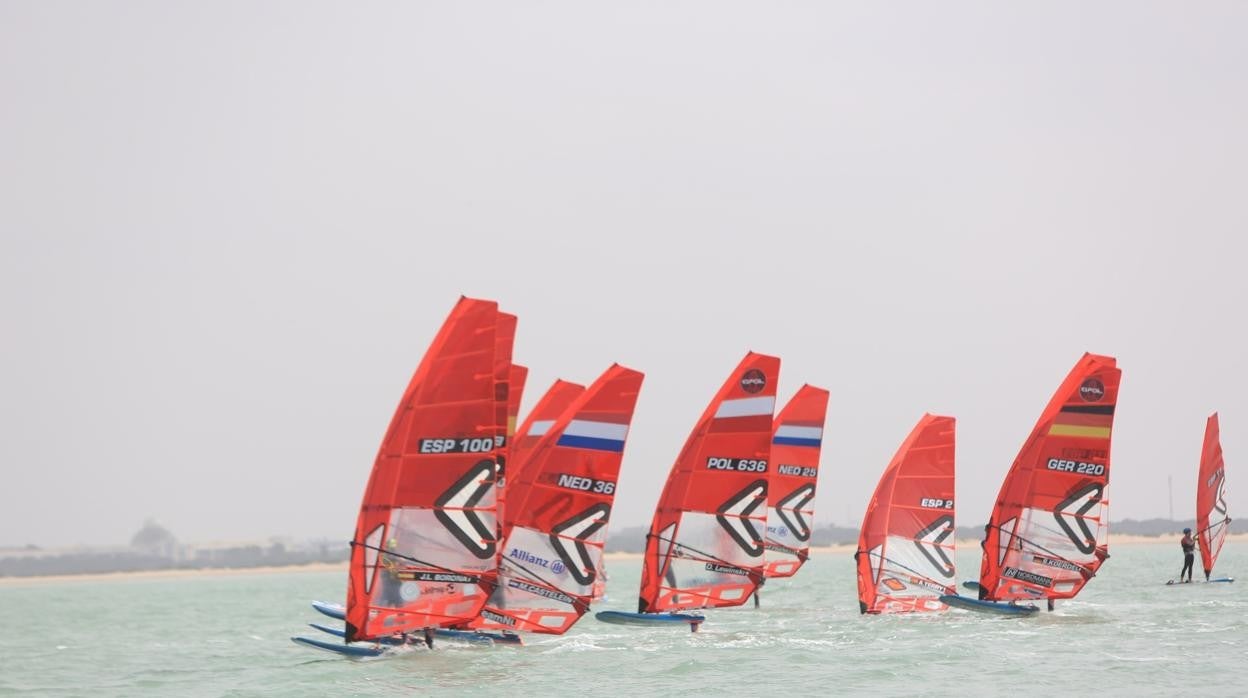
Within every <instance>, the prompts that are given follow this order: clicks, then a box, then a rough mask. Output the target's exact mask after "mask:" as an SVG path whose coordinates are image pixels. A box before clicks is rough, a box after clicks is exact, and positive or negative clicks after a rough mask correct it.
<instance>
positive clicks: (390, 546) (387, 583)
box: [380, 538, 403, 608]
mask: <svg viewBox="0 0 1248 698" xmlns="http://www.w3.org/2000/svg"><path fill="white" fill-rule="evenodd" d="M398 549H399V541H398V540H396V539H394V538H391V539H390V540H388V541H387V542H386V550H385V552H383V553H382V554H381V566H382V568H383V569H384V570H385V571H384V572H383V573H382V575H381V599H380V601H381V603H382V604H384V605H386V606H389V607H391V608H398V607H400V606H402V605H403V596H402V593H401V587H402V586H403V580H401V579H399V566H400V565H401V564H402V559H401V557H400V556H399V550H398Z"/></svg>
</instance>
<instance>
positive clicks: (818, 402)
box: [764, 385, 828, 577]
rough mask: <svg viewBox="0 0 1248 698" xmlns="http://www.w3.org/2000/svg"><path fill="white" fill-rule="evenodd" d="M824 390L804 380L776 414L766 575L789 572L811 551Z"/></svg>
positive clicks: (788, 574) (825, 407) (825, 403)
mask: <svg viewBox="0 0 1248 698" xmlns="http://www.w3.org/2000/svg"><path fill="white" fill-rule="evenodd" d="M827 412H828V391H826V390H824V389H823V388H816V387H814V386H810V385H803V386H802V387H801V388H800V389H799V390H798V391H797V394H795V395H794V396H793V397H792V399H790V400H789V404H787V405H785V406H784V409H783V410H780V413H779V414H778V415H776V420H775V430H774V431H773V432H772V435H771V459H770V460H771V463H770V465H769V468H768V479H769V483H768V486H767V507H768V511H767V536H766V538H767V545H766V548H767V567H766V569H765V570H764V572H765V574H766V576H768V577H791V576H793V575H794V574H796V573H797V570H798V569H800V568H801V566H802V563H804V562H806V559H807V558H809V557H810V534H811V531H812V530H814V515H815V486H816V484H817V482H818V479H819V450H820V447H821V446H822V444H823V422H824V419H825V417H826V416H827Z"/></svg>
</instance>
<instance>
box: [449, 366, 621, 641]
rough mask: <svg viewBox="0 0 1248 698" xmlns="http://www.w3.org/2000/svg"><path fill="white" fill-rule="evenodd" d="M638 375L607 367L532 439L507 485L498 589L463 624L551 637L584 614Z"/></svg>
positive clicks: (604, 534) (596, 573)
mask: <svg viewBox="0 0 1248 698" xmlns="http://www.w3.org/2000/svg"><path fill="white" fill-rule="evenodd" d="M642 378H643V376H642V374H641V373H639V372H637V371H634V370H631V369H628V368H624V367H623V366H619V365H615V366H612V367H611V368H609V369H607V371H606V372H604V373H603V374H602V376H600V377H599V378H598V380H596V381H595V382H594V383H593V385H591V386H590V387H589V389H588V390H585V391H584V393H583V394H582V395H581V397H579V398H578V399H577V400H576V402H575V403H573V404H572V405H571V406H570V407H568V408H567V409H565V410H564V411H563V413H562V414H561V415H560V416H559V417H558V419H556V420H555V423H554V424H553V425H551V428H550V429H549V430H547V431H546V433H545V434H544V435H543V436H542V437H541V440H540V442H539V443H538V444H537V446H536V448H535V449H534V450H533V452H532V454H531V455H530V456H529V460H528V463H527V464H526V465H525V467H524V469H523V471H522V474H521V476H520V477H519V479H516V480H513V481H512V483H511V484H510V485H509V486H508V487H509V490H510V491H509V493H508V497H509V502H510V503H511V505H512V506H511V511H512V512H513V516H512V521H511V527H510V528H509V529H508V532H507V537H506V539H505V541H504V543H503V545H502V551H503V552H502V562H501V564H500V567H499V572H500V579H499V585H498V588H497V589H496V590H495V591H494V594H493V596H491V597H490V601H489V603H488V604H487V605H486V607H485V608H484V609H482V611H481V617H480V619H479V620H477V621H475V622H474V623H473V624H472V627H476V628H503V629H506V630H521V631H528V632H535V633H548V634H556V635H558V634H562V633H564V632H566V631H567V630H568V628H570V627H572V624H573V623H575V622H576V621H577V620H578V619H579V618H580V617H581V615H583V614H584V613H585V611H587V610H589V604H590V602H591V601H592V599H593V595H594V586H595V582H596V581H597V579H598V577H599V576H600V575H601V574H602V546H603V543H604V542H605V541H606V538H607V521H608V519H609V518H610V515H611V505H612V503H613V502H614V501H615V488H616V482H617V480H618V477H619V471H620V462H621V460H622V459H623V457H624V443H625V441H626V440H627V437H628V428H629V423H630V422H631V421H632V417H633V408H634V407H635V406H636V403H637V394H638V392H639V391H640V390H641V382H642Z"/></svg>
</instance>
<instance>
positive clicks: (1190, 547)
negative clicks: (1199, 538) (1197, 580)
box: [1179, 528, 1196, 584]
mask: <svg viewBox="0 0 1248 698" xmlns="http://www.w3.org/2000/svg"><path fill="white" fill-rule="evenodd" d="M1179 545H1181V546H1183V570H1182V571H1181V572H1179V582H1180V583H1184V584H1189V583H1191V581H1192V563H1194V562H1195V561H1196V556H1195V553H1196V539H1195V538H1192V529H1190V528H1185V529H1183V539H1182V540H1180V541H1179ZM1184 574H1186V575H1187V580H1186V581H1184V579H1183V575H1184Z"/></svg>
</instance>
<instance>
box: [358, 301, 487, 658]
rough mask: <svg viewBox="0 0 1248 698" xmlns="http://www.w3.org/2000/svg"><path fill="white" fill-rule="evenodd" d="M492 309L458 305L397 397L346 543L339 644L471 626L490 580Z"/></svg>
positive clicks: (470, 303)
mask: <svg viewBox="0 0 1248 698" xmlns="http://www.w3.org/2000/svg"><path fill="white" fill-rule="evenodd" d="M499 319H500V313H499V312H498V304H497V303H494V302H493V301H483V300H474V299H471V298H461V299H460V301H459V303H458V304H456V306H455V308H454V309H453V310H452V311H451V314H450V315H449V316H448V317H447V319H446V321H445V323H443V325H442V329H441V330H439V332H438V334H437V336H436V337H435V338H434V340H433V343H432V344H431V345H430V346H429V350H428V351H427V352H426V353H425V356H424V358H423V359H422V360H421V362H420V367H419V368H417V369H416V373H415V374H414V375H413V376H412V380H411V382H410V383H409V384H408V386H407V390H406V391H405V392H404V394H403V399H402V400H401V401H400V403H399V406H398V409H397V410H396V411H395V414H394V418H393V419H392V420H391V422H390V427H389V429H388V430H387V432H386V436H385V438H384V439H383V440H382V443H381V449H380V451H379V452H378V454H377V460H376V461H375V462H374V464H373V471H372V474H371V475H370V476H369V480H368V486H367V488H366V489H365V491H364V501H363V503H362V504H361V506H360V515H359V520H358V521H357V524H356V532H355V538H354V540H353V541H352V550H351V567H350V571H349V573H348V575H349V576H348V587H347V614H346V621H347V623H346V640H347V642H354V641H357V640H371V639H376V638H380V637H386V636H390V635H394V634H396V633H400V632H405V631H408V630H413V629H417V628H427V627H436V626H444V625H451V624H454V623H458V622H463V621H465V620H468V619H471V618H474V617H476V615H477V612H478V611H479V610H480V609H481V607H482V606H483V605H484V603H485V600H486V598H487V597H488V596H489V593H490V592H491V591H493V589H494V586H495V584H496V580H497V566H498V557H497V539H496V530H497V511H496V506H495V494H496V493H495V487H494V484H495V474H496V468H497V462H498V457H499V454H500V449H501V446H502V441H503V438H504V434H505V429H506V414H507V388H506V385H505V379H506V373H507V372H506V371H504V372H503V380H504V382H503V384H502V385H500V384H499V380H498V375H499V369H498V365H497V363H496V356H497V355H498V354H499V353H505V354H506V356H507V361H508V362H510V360H511V359H510V357H511V347H510V344H508V345H507V346H501V345H500V344H499V342H498V341H497V335H498V332H497V328H498V325H499Z"/></svg>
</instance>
